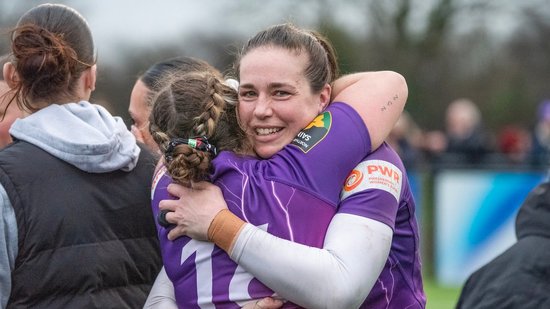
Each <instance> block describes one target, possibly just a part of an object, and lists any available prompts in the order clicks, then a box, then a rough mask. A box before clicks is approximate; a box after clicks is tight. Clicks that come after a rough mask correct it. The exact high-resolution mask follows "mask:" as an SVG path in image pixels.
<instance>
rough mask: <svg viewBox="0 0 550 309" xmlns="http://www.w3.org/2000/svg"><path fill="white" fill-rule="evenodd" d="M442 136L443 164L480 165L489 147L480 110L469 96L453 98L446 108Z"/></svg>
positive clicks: (489, 143) (489, 142)
mask: <svg viewBox="0 0 550 309" xmlns="http://www.w3.org/2000/svg"><path fill="white" fill-rule="evenodd" d="M445 137H446V143H447V144H446V147H445V151H444V152H443V154H442V156H441V159H442V160H441V163H444V164H459V165H462V164H466V165H475V164H481V163H483V160H484V159H485V158H486V156H487V154H489V152H490V150H491V149H492V146H491V142H492V141H491V140H490V139H489V136H488V134H487V132H486V131H485V129H484V128H483V123H482V117H481V111H480V110H479V108H478V107H477V105H476V104H475V103H474V102H473V101H471V100H469V99H465V98H461V99H457V100H454V101H452V102H451V103H450V104H449V106H448V107H447V109H446V111H445Z"/></svg>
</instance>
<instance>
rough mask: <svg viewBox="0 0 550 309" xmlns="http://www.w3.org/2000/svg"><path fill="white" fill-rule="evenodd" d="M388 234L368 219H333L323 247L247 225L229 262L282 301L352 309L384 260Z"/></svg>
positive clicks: (386, 255)
mask: <svg viewBox="0 0 550 309" xmlns="http://www.w3.org/2000/svg"><path fill="white" fill-rule="evenodd" d="M391 237H392V231H391V229H390V228H389V227H388V226H387V225H384V224H382V223H379V222H377V221H373V220H370V219H367V218H363V217H359V216H354V215H347V214H341V215H336V216H335V217H334V218H333V220H332V222H331V224H330V226H329V229H328V231H327V235H326V240H325V245H324V248H322V249H319V248H313V247H308V246H305V245H301V244H297V243H293V242H291V241H288V240H284V239H281V238H278V237H275V236H273V235H271V234H268V233H266V232H264V231H262V230H260V229H259V228H256V227H253V226H251V225H246V226H245V227H244V228H243V229H242V230H241V232H240V234H239V235H238V238H237V240H236V241H235V245H234V247H233V250H231V253H230V255H231V257H232V259H234V260H235V261H236V262H237V263H238V264H239V265H241V266H242V267H244V268H245V269H246V270H247V271H248V272H250V273H251V274H252V275H254V276H255V277H256V278H258V279H259V280H260V281H261V282H262V283H264V284H265V285H267V286H268V287H270V288H271V289H273V290H274V291H275V292H277V294H279V295H280V296H282V297H283V298H285V299H287V300H289V301H292V302H294V303H296V304H299V305H301V306H304V307H307V308H354V307H358V306H359V305H360V304H361V303H362V302H363V301H364V299H365V298H366V297H367V295H368V293H369V292H370V290H371V288H372V286H373V285H374V283H375V282H376V279H377V278H378V276H379V275H380V272H381V270H382V268H383V266H384V264H385V262H386V260H387V257H388V253H389V248H390V245H391Z"/></svg>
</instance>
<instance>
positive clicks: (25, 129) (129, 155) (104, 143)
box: [10, 101, 140, 173]
mask: <svg viewBox="0 0 550 309" xmlns="http://www.w3.org/2000/svg"><path fill="white" fill-rule="evenodd" d="M10 134H11V135H12V136H13V137H14V138H15V139H18V140H22V141H26V142H29V143H31V144H33V145H35V146H37V147H39V148H41V149H43V150H44V151H46V152H48V153H50V154H51V155H53V156H55V157H57V158H59V159H61V160H63V161H65V162H67V163H70V164H72V165H74V166H76V167H77V168H79V169H81V170H83V171H86V172H91V173H105V172H111V171H115V170H119V169H121V170H124V171H130V170H132V169H133V168H134V167H135V166H136V164H137V161H138V157H139V153H140V148H139V146H138V145H137V143H136V139H135V137H134V136H133V135H132V133H131V132H130V131H129V130H128V129H127V128H126V125H125V124H124V121H123V120H122V118H120V117H114V116H112V115H111V114H110V113H109V112H108V111H107V110H106V109H105V108H103V107H102V106H100V105H97V104H91V103H89V102H86V101H81V102H79V103H67V104H62V105H58V104H52V105H50V106H48V107H46V108H43V109H41V110H39V111H37V112H35V113H33V114H31V115H29V116H27V117H25V118H22V119H17V120H16V121H15V122H14V123H13V124H12V126H11V128H10Z"/></svg>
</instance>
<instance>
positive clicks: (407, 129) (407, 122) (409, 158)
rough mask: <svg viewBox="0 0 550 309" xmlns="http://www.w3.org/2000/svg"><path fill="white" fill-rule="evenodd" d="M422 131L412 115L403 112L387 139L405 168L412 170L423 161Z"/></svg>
mask: <svg viewBox="0 0 550 309" xmlns="http://www.w3.org/2000/svg"><path fill="white" fill-rule="evenodd" d="M422 134H423V133H422V130H421V129H420V128H419V127H418V125H417V124H416V123H415V121H414V120H413V119H412V117H411V115H410V114H409V113H407V112H406V111H403V113H402V114H401V117H399V120H397V123H396V124H395V126H394V127H393V129H392V130H391V132H390V135H389V136H388V138H387V139H386V141H387V143H388V144H389V145H390V146H391V147H392V148H393V149H394V150H395V151H396V152H397V154H398V155H399V157H400V158H401V160H402V161H403V164H404V165H405V168H407V169H411V168H414V167H416V166H417V164H419V163H421V161H422V157H421V155H422V152H421V150H420V145H421V144H422V142H423V141H422V138H423V137H422Z"/></svg>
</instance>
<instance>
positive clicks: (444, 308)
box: [424, 278, 460, 309]
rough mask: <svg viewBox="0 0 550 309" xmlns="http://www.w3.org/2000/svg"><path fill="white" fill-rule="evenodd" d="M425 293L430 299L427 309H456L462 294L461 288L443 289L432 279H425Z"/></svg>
mask: <svg viewBox="0 0 550 309" xmlns="http://www.w3.org/2000/svg"><path fill="white" fill-rule="evenodd" d="M424 291H425V292H426V297H427V299H428V302H427V304H426V309H454V308H455V305H456V301H457V300H458V295H459V294H460V287H458V288H449V287H443V286H440V285H438V284H436V283H435V282H434V281H433V280H432V279H428V278H424Z"/></svg>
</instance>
